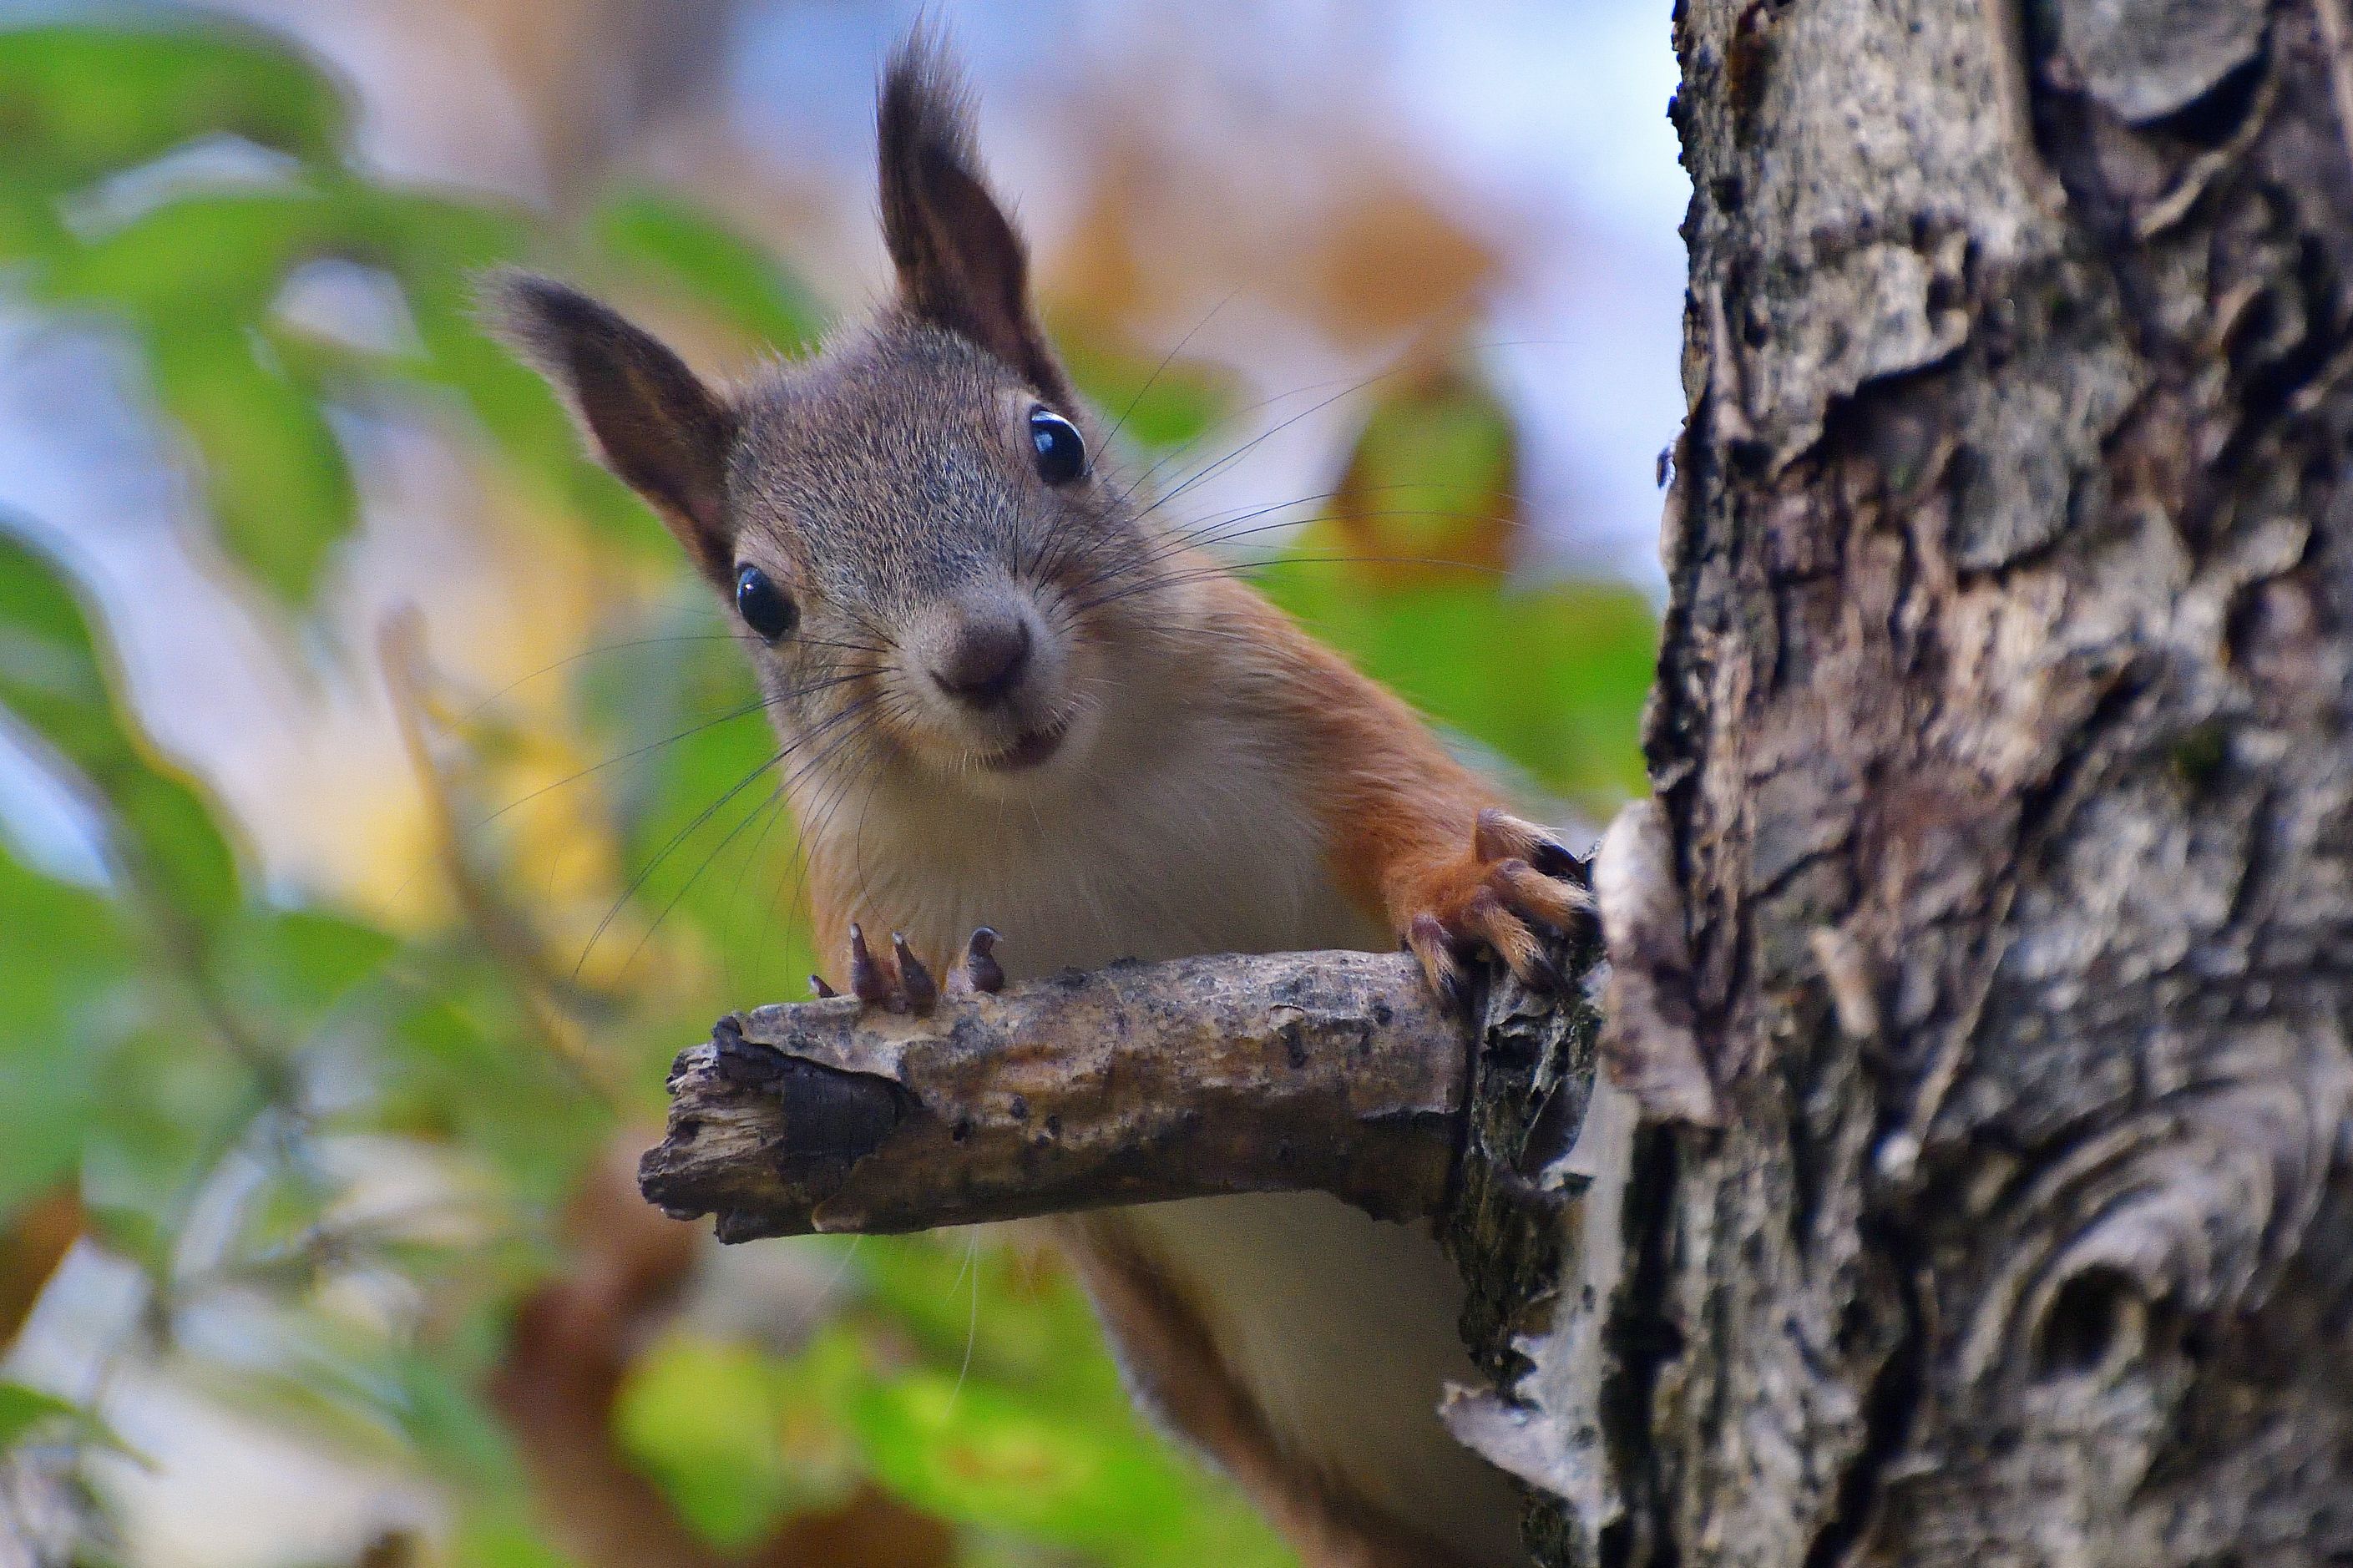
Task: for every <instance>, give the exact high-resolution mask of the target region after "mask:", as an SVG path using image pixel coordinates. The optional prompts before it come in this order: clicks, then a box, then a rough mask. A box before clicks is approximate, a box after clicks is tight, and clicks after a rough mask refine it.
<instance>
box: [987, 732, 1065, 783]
mask: <svg viewBox="0 0 2353 1568" xmlns="http://www.w3.org/2000/svg"><path fill="white" fill-rule="evenodd" d="M1070 732H1071V725H1070V721H1068V720H1057V721H1054V722H1053V723H1051V724H1049V725H1047V726H1046V727H1045V728H1044V729H1042V730H1032V731H1029V733H1028V734H1026V735H1024V736H1022V737H1021V738H1020V739H1019V740H1018V741H1016V742H1013V744H1011V745H1010V746H1008V747H1006V748H1005V750H1003V751H1001V752H997V753H996V754H995V755H993V756H988V757H984V758H982V759H981V764H980V765H981V766H983V767H985V768H988V769H990V770H992V771H994V772H997V773H1019V772H1021V771H1022V770H1023V769H1025V768H1034V767H1036V766H1037V765H1038V764H1039V763H1042V762H1044V761H1045V760H1046V759H1047V758H1049V757H1050V756H1052V755H1053V754H1054V753H1055V752H1058V751H1060V749H1061V745H1062V737H1064V736H1065V735H1068V734H1069V733H1070Z"/></svg>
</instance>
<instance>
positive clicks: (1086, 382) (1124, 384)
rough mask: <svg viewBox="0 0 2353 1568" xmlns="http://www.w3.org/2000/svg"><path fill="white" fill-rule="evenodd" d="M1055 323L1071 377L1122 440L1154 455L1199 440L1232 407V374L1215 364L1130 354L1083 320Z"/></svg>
mask: <svg viewBox="0 0 2353 1568" xmlns="http://www.w3.org/2000/svg"><path fill="white" fill-rule="evenodd" d="M1059 325H1060V327H1061V330H1060V331H1058V332H1057V333H1056V334H1055V338H1056V345H1057V347H1059V348H1060V351H1061V355H1062V363H1064V365H1065V366H1067V367H1068V368H1069V370H1070V373H1071V381H1072V382H1074V383H1075V384H1077V386H1078V388H1079V390H1080V391H1081V392H1082V393H1084V394H1085V395H1086V396H1087V398H1088V400H1089V401H1090V402H1092V403H1093V405H1095V406H1096V407H1097V408H1099V409H1101V410H1102V411H1103V416H1104V417H1106V418H1107V419H1110V420H1111V421H1113V424H1114V425H1115V426H1116V427H1117V430H1118V434H1119V436H1120V437H1121V439H1123V440H1125V441H1128V442H1132V443H1134V445H1135V446H1137V447H1143V448H1144V449H1145V451H1147V452H1150V453H1155V454H1157V453H1161V452H1165V451H1167V450H1169V449H1170V448H1172V447H1182V446H1184V445H1185V444H1186V443H1187V442H1188V441H1194V440H1198V438H1199V437H1202V436H1203V435H1205V434H1206V433H1207V432H1208V430H1209V429H1210V428H1211V427H1213V426H1215V425H1216V424H1217V423H1218V422H1219V420H1220V419H1223V418H1225V417H1226V416H1227V415H1228V414H1229V413H1230V412H1232V409H1233V403H1234V382H1233V378H1232V376H1230V375H1229V374H1226V373H1225V372H1223V371H1221V370H1219V368H1218V367H1217V366H1215V365H1212V364H1209V363H1207V362H1205V361H1201V360H1188V359H1186V358H1184V357H1182V355H1181V353H1179V354H1177V355H1174V356H1172V355H1170V354H1168V353H1166V352H1165V351H1164V352H1163V353H1157V354H1142V353H1134V352H1132V351H1130V350H1128V349H1126V348H1124V347H1123V346H1121V345H1120V343H1119V342H1118V341H1117V340H1116V339H1114V338H1113V337H1112V336H1110V335H1109V334H1107V333H1105V332H1103V331H1100V330H1097V329H1095V328H1092V327H1091V326H1090V325H1088V324H1087V323H1086V322H1084V321H1072V322H1067V323H1059Z"/></svg>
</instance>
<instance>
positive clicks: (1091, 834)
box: [831, 747, 1388, 978]
mask: <svg viewBox="0 0 2353 1568" xmlns="http://www.w3.org/2000/svg"><path fill="white" fill-rule="evenodd" d="M843 815H846V814H836V816H837V821H839V818H840V816H843ZM833 831H834V832H835V833H836V835H837V836H838V837H837V840H836V842H835V843H834V844H833V845H832V846H831V852H832V856H833V858H834V861H835V864H836V865H838V866H839V867H840V868H842V870H843V872H844V873H845V874H846V876H845V879H846V880H847V881H848V883H849V887H848V888H847V889H845V890H846V891H848V892H849V896H850V902H851V905H852V907H853V908H854V909H855V910H858V911H859V914H860V918H862V919H867V920H870V921H873V922H876V923H878V924H887V925H888V926H889V927H890V929H893V930H899V931H905V932H906V933H907V934H908V936H909V937H910V938H911V939H912V940H913V941H915V942H917V944H918V946H919V948H921V949H922V950H924V951H929V952H939V953H944V954H949V953H954V952H956V951H958V950H959V949H960V948H961V946H962V943H963V940H964V938H965V935H967V934H968V933H969V932H970V931H972V929H973V928H974V927H975V926H981V925H987V926H993V927H995V928H996V929H997V931H998V932H999V933H1000V936H1001V938H1002V942H1001V945H1000V946H999V948H998V950H997V952H998V958H999V960H1000V962H1002V963H1003V964H1004V965H1005V968H1006V972H1007V973H1008V974H1009V975H1011V976H1013V977H1015V978H1020V977H1022V976H1025V975H1035V974H1044V973H1052V972H1054V971H1056V970H1060V969H1063V968H1069V967H1076V968H1082V969H1092V968H1097V967H1100V966H1101V965H1103V964H1105V963H1111V962H1113V961H1114V960H1116V959H1121V958H1140V959H1147V960H1149V959H1162V958H1179V957H1187V956H1190V955H1192V954H1195V953H1203V952H1284V951H1288V950H1293V949H1303V948H1315V947H1359V948H1376V949H1377V948H1381V947H1386V946H1388V939H1387V936H1386V934H1385V933H1384V932H1383V931H1382V930H1381V929H1380V927H1379V926H1378V924H1377V922H1375V921H1371V920H1369V919H1367V918H1366V916H1365V915H1364V914H1362V913H1360V912H1359V911H1357V910H1355V909H1354V908H1352V907H1351V906H1350V905H1349V904H1348V903H1347V901H1346V900H1344V899H1343V898H1342V897H1341V895H1340V892H1339V890H1338V889H1337V887H1336V886H1335V882H1334V879H1333V878H1332V875H1331V872H1330V869H1329V867H1328V863H1327V858H1326V854H1325V847H1324V837H1323V832H1322V828H1321V825H1320V824H1319V823H1318V822H1317V821H1316V820H1315V819H1314V815H1313V814H1312V812H1310V811H1309V810H1308V809H1306V807H1305V806H1304V805H1303V803H1301V802H1300V801H1299V799H1298V798H1297V792H1296V790H1295V788H1293V787H1292V786H1291V784H1289V781H1287V780H1285V779H1284V778H1282V776H1281V774H1280V773H1279V771H1278V764H1277V763H1274V762H1273V761H1271V760H1258V759H1254V758H1252V757H1251V756H1250V754H1249V753H1248V752H1239V753H1238V749H1236V748H1230V747H1229V748H1224V749H1222V750H1221V751H1220V752H1218V753H1217V754H1216V755H1214V756H1212V755H1211V754H1209V753H1208V752H1203V751H1199V750H1196V749H1193V748H1178V749H1172V750H1170V751H1167V752H1163V753H1162V754H1160V755H1159V756H1156V757H1155V756H1150V755H1142V754H1139V755H1138V756H1137V757H1136V759H1135V760H1134V762H1132V763H1126V764H1124V765H1123V766H1122V767H1121V768H1120V770H1119V772H1118V773H1117V774H1116V775H1113V776H1109V777H1100V778H1096V779H1092V780H1090V782H1089V784H1088V786H1087V787H1085V788H1083V789H1079V790H1073V791H1070V792H1067V793H1065V794H1063V795H1060V796H1058V797H1057V798H1055V799H1054V800H1052V801H1051V803H1050V804H1043V803H1041V804H1039V805H1034V806H1033V805H1028V804H1025V803H1013V804H1005V803H998V802H986V801H973V800H971V799H969V798H965V799H955V798H953V797H946V796H933V797H931V798H925V797H924V796H923V795H916V794H914V793H913V792H910V791H901V792H897V793H893V794H884V793H882V792H878V796H877V798H876V800H875V801H874V802H873V803H872V805H871V807H870V808H869V810H868V811H867V813H866V814H865V815H864V819H863V824H862V826H861V825H860V824H859V823H857V822H855V821H853V822H850V823H849V824H847V825H843V826H837V827H836V828H835V829H834V830H833Z"/></svg>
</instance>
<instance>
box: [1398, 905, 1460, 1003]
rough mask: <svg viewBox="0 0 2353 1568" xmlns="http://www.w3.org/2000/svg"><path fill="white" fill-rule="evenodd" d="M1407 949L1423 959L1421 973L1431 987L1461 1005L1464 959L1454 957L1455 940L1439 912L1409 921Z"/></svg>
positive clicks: (1441, 996)
mask: <svg viewBox="0 0 2353 1568" xmlns="http://www.w3.org/2000/svg"><path fill="white" fill-rule="evenodd" d="M1404 945H1405V949H1406V951H1407V952H1410V953H1412V954H1413V955H1414V957H1416V958H1418V959H1419V960H1420V961H1421V973H1422V974H1423V976H1424V977H1425V978H1426V979H1428V980H1429V982H1430V989H1431V990H1432V991H1435V992H1437V993H1438V994H1439V996H1440V998H1441V999H1442V1000H1444V1001H1445V1002H1446V1004H1447V1005H1449V1006H1457V1005H1461V1001H1462V997H1463V990H1462V961H1461V960H1460V959H1458V958H1457V957H1455V956H1454V939H1453V938H1452V937H1451V936H1450V935H1448V934H1447V931H1446V924H1445V922H1444V921H1440V919H1439V918H1438V917H1437V916H1436V915H1432V914H1419V915H1416V916H1414V917H1413V919H1412V920H1411V921H1408V922H1407V924H1406V928H1405V943H1404Z"/></svg>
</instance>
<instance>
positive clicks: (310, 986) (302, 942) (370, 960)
mask: <svg viewBox="0 0 2353 1568" xmlns="http://www.w3.org/2000/svg"><path fill="white" fill-rule="evenodd" d="M399 945H400V944H399V942H397V941H396V939H394V938H393V937H391V936H388V935H386V934H385V932H383V931H378V930H376V929H375V927H374V926H370V925H365V924H363V923H362V922H360V921H355V920H353V919H351V918H350V917H348V916H345V915H340V914H335V913H332V912H331V911H328V910H301V909H295V910H249V911H248V913H247V914H246V916H245V917H244V918H243V919H242V920H240V921H237V923H236V925H235V926H234V927H233V928H232V930H231V931H229V933H228V936H227V942H225V944H224V948H223V951H222V953H221V963H220V969H221V972H222V973H223V975H224V977H225V979H226V981H227V984H228V985H229V987H230V988H231V990H232V992H233V994H235V995H236V997H237V1000H238V1001H239V1002H240V1003H242V1004H243V1005H245V1006H246V1007H248V1009H250V1010H251V1011H252V1012H253V1013H255V1014H256V1015H258V1016H267V1017H269V1018H270V1019H271V1020H272V1022H273V1023H274V1024H275V1026H276V1027H277V1032H278V1033H279V1034H280V1035H283V1036H287V1037H299V1036H301V1034H302V1033H304V1032H306V1031H307V1030H309V1029H310V1028H311V1026H312V1025H314V1024H315V1023H316V1022H317V1021H318V1019H319V1018H320V1016H322V1015H323V1014H324V1013H325V1012H326V1011H327V1010H328V1009H329V1008H331V1007H332V1006H333V1005H335V1004H336V1003H337V1002H338V1001H340V1000H341V999H342V998H343V995H344V994H346V993H347V992H349V991H350V990H351V989H352V988H353V986H355V985H357V984H360V982H362V981H363V980H365V979H367V978H369V977H370V976H371V975H373V974H375V973H376V972H377V971H379V970H380V969H381V968H382V967H383V966H384V964H385V962H386V961H387V960H388V959H390V958H391V957H392V956H393V954H394V953H396V952H398V951H399Z"/></svg>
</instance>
